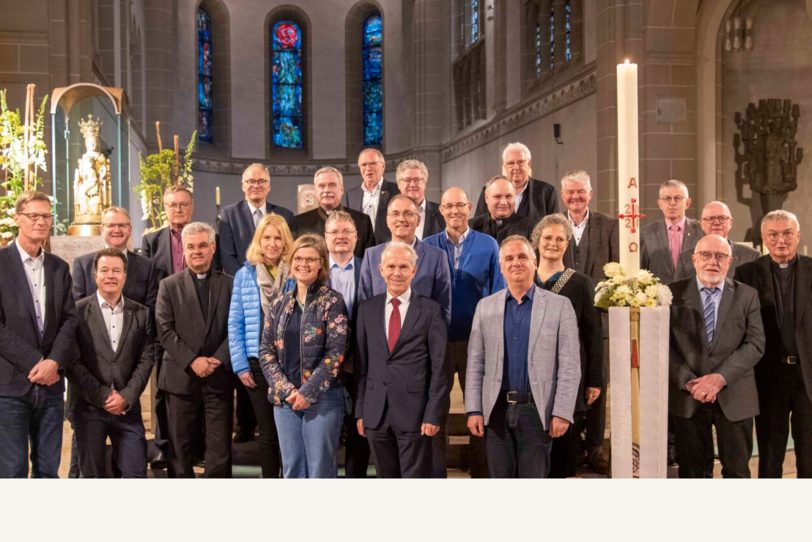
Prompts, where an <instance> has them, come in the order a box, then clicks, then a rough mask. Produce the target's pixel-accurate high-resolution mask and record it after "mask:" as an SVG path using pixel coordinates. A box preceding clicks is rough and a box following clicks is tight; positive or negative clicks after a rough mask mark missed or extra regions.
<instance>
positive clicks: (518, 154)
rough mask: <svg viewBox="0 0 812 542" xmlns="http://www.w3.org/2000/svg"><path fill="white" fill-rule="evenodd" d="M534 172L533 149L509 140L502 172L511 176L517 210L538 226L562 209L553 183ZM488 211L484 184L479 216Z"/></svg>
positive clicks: (478, 205) (480, 198)
mask: <svg viewBox="0 0 812 542" xmlns="http://www.w3.org/2000/svg"><path fill="white" fill-rule="evenodd" d="M532 174H533V169H532V156H531V155H530V149H528V148H527V145H525V144H524V143H509V144H508V145H507V146H506V147H505V148H504V150H503V151H502V175H503V176H504V177H506V178H507V179H510V182H511V183H513V187H514V189H515V194H514V195H515V201H514V203H515V208H514V212H515V213H516V214H517V215H519V216H520V217H522V218H528V219H529V221H530V223H531V224H533V226H535V225H536V223H537V222H538V221H539V220H541V219H542V218H544V217H545V216H547V215H549V214H551V213H558V212H560V211H561V210H562V209H561V202H560V201H559V199H558V190H556V188H555V187H554V186H553V185H551V184H550V183H546V182H544V181H540V180H538V179H534V178H532V177H531V175H532ZM487 210H488V206H487V202H486V200H485V187H483V188H482V192H481V193H480V195H479V202H478V203H477V206H476V216H479V215H484V214H485V213H486V212H487ZM533 226H531V228H532V227H533Z"/></svg>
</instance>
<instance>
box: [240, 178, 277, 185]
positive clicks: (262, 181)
mask: <svg viewBox="0 0 812 542" xmlns="http://www.w3.org/2000/svg"><path fill="white" fill-rule="evenodd" d="M242 182H243V183H244V184H247V185H248V186H262V185H265V184H267V183H269V182H271V181H269V180H268V179H243V181H242Z"/></svg>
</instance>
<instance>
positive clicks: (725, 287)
mask: <svg viewBox="0 0 812 542" xmlns="http://www.w3.org/2000/svg"><path fill="white" fill-rule="evenodd" d="M731 259H732V256H731V250H730V245H729V244H728V242H727V239H725V238H724V237H722V236H719V235H715V234H711V235H707V236H705V237H703V238H702V239H700V240H699V242H697V244H696V247H695V248H694V257H693V263H694V268H695V270H696V276H695V277H691V278H687V279H684V280H679V281H677V282H674V283H672V284H671V285H670V287H671V290H672V291H673V293H674V302H673V304H672V305H671V322H672V323H674V324H675V325H672V326H671V340H670V344H671V351H670V355H669V364H668V367H669V371H668V372H669V410H670V412H671V414H672V415H673V416H674V418H675V423H674V433H675V444H676V447H677V457H678V458H679V476H680V478H713V456H714V452H713V436H712V427H715V428H716V439H717V441H718V443H719V459H720V461H721V463H722V476H724V477H725V478H749V477H750V466H749V461H750V455H751V454H752V452H753V416H755V415H756V414H758V394H757V392H756V381H755V378H754V376H753V367H754V366H755V364H756V363H758V361H759V359H761V356H762V354H763V353H764V328H763V326H762V325H761V314H760V306H759V302H758V293H757V292H756V291H755V290H754V289H752V288H751V287H749V286H747V285H745V284H742V283H740V282H735V281H732V280H730V279H727V278H726V277H727V271H728V267H730V262H731Z"/></svg>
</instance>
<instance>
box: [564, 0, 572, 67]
mask: <svg viewBox="0 0 812 542" xmlns="http://www.w3.org/2000/svg"><path fill="white" fill-rule="evenodd" d="M564 60H566V61H567V62H569V61H570V60H572V5H571V4H570V3H569V1H567V3H566V4H565V5H564Z"/></svg>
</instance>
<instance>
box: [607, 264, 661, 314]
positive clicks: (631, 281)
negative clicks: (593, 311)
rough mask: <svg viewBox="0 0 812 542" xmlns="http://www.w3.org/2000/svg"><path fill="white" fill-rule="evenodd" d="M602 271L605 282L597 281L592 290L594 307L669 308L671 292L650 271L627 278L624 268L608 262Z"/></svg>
mask: <svg viewBox="0 0 812 542" xmlns="http://www.w3.org/2000/svg"><path fill="white" fill-rule="evenodd" d="M603 272H604V274H605V275H606V280H602V281H601V282H599V283H598V286H597V287H596V288H595V306H596V307H598V308H600V309H608V308H609V307H667V306H669V305H671V300H672V295H671V290H670V289H669V288H668V286H666V285H664V284H661V283H660V279H658V278H657V277H655V276H654V275H652V274H651V271H648V270H646V269H641V270H639V271H637V272H636V273H635V274H634V275H632V276H627V275H626V271H625V270H624V269H623V266H621V265H620V264H619V263H617V262H610V263H607V264H606V265H605V266H603Z"/></svg>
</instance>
